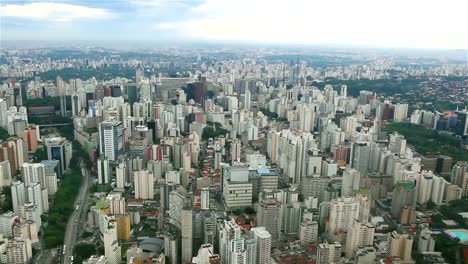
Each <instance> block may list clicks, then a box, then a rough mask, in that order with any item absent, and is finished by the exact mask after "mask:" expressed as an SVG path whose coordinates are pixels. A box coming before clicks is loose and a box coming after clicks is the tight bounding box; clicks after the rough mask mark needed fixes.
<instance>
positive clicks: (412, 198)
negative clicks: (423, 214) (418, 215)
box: [391, 181, 418, 219]
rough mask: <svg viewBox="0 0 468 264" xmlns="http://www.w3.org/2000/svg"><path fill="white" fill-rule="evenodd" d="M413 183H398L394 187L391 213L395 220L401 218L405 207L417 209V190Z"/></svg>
mask: <svg viewBox="0 0 468 264" xmlns="http://www.w3.org/2000/svg"><path fill="white" fill-rule="evenodd" d="M415 187H416V186H415V184H414V182H413V181H398V182H397V183H396V184H395V186H394V187H393V199H392V209H391V213H392V216H393V217H394V218H397V219H398V218H400V214H401V210H402V209H403V207H405V206H408V207H411V208H416V202H417V199H418V195H417V190H416V188H415Z"/></svg>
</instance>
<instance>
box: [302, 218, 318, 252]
mask: <svg viewBox="0 0 468 264" xmlns="http://www.w3.org/2000/svg"><path fill="white" fill-rule="evenodd" d="M317 238H318V223H317V222H316V221H312V220H310V219H304V221H302V223H301V231H300V232H299V240H300V241H301V244H302V245H303V246H306V245H308V244H311V243H316V242H317Z"/></svg>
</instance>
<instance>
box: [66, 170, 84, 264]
mask: <svg viewBox="0 0 468 264" xmlns="http://www.w3.org/2000/svg"><path fill="white" fill-rule="evenodd" d="M81 171H82V175H83V177H84V179H83V184H81V187H80V192H79V193H78V196H77V197H76V199H75V203H74V204H73V207H74V208H76V206H78V210H75V211H73V213H72V215H71V216H70V218H68V223H67V230H66V231H65V239H64V245H66V249H65V254H64V255H63V258H62V263H64V264H69V263H72V262H71V261H70V256H73V248H74V246H75V244H76V241H77V237H76V236H77V233H78V223H79V222H80V218H81V214H82V212H83V207H84V206H85V204H86V197H87V196H88V187H89V181H90V177H89V171H88V170H87V169H86V168H84V167H82V168H81ZM62 254H63V253H62Z"/></svg>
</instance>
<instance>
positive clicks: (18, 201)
mask: <svg viewBox="0 0 468 264" xmlns="http://www.w3.org/2000/svg"><path fill="white" fill-rule="evenodd" d="M11 198H12V201H13V212H15V213H19V211H20V207H21V206H22V205H24V203H25V200H26V193H25V190H24V183H22V182H20V181H16V182H13V184H12V185H11Z"/></svg>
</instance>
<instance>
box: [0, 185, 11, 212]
mask: <svg viewBox="0 0 468 264" xmlns="http://www.w3.org/2000/svg"><path fill="white" fill-rule="evenodd" d="M2 194H3V195H5V200H4V201H3V203H2V212H8V211H11V210H13V200H12V197H11V187H10V186H5V187H3V189H2Z"/></svg>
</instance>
